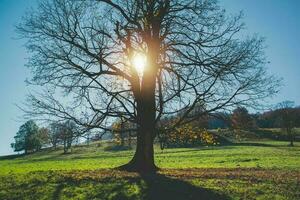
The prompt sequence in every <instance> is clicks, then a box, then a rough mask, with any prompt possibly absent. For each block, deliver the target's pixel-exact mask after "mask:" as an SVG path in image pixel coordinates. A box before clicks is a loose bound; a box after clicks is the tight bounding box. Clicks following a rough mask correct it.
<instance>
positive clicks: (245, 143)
mask: <svg viewBox="0 0 300 200" xmlns="http://www.w3.org/2000/svg"><path fill="white" fill-rule="evenodd" d="M233 146H256V147H280V146H282V145H273V144H265V143H256V142H241V143H234V144H233Z"/></svg>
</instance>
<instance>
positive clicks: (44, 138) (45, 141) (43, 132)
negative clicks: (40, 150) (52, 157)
mask: <svg viewBox="0 0 300 200" xmlns="http://www.w3.org/2000/svg"><path fill="white" fill-rule="evenodd" d="M37 139H38V140H39V143H40V144H41V147H42V146H44V145H49V143H50V130H49V129H48V128H46V127H42V128H39V130H38V133H37Z"/></svg>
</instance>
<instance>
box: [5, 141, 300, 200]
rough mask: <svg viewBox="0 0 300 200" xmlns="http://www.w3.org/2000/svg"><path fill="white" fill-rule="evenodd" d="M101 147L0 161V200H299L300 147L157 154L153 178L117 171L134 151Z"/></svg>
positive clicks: (253, 145)
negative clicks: (157, 167) (109, 149)
mask: <svg viewBox="0 0 300 200" xmlns="http://www.w3.org/2000/svg"><path fill="white" fill-rule="evenodd" d="M106 145H107V144H104V143H102V144H101V145H99V144H98V143H94V144H91V145H90V146H76V147H74V148H73V149H72V153H69V154H63V151H62V150H51V149H45V150H43V151H41V152H38V153H35V154H31V155H26V156H8V157H0V199H122V200H123V199H300V143H296V146H295V147H288V146H287V142H281V141H270V140H266V141H251V142H249V141H248V142H241V143H236V144H232V145H227V146H214V147H201V148H174V149H165V150H160V149H159V148H158V147H156V148H155V155H156V163H157V165H158V166H159V167H160V168H161V170H160V171H159V172H158V174H157V175H151V176H144V175H140V174H136V173H127V172H120V171H117V170H114V169H113V168H114V167H117V166H119V165H122V164H124V163H126V162H128V161H129V159H130V158H131V157H132V155H133V151H132V150H126V151H108V150H106V149H108V148H106Z"/></svg>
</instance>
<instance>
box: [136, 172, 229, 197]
mask: <svg viewBox="0 0 300 200" xmlns="http://www.w3.org/2000/svg"><path fill="white" fill-rule="evenodd" d="M141 177H142V179H143V180H144V181H145V183H146V185H147V187H146V189H145V199H147V200H160V199H172V200H201V199H203V200H206V199H209V200H222V199H224V200H225V199H229V198H228V197H227V196H225V195H224V194H219V193H217V192H215V191H213V190H209V189H205V188H201V187H196V186H194V185H192V184H191V183H189V182H186V181H183V180H179V179H174V178H170V177H167V176H164V175H161V174H154V175H148V176H143V175H141Z"/></svg>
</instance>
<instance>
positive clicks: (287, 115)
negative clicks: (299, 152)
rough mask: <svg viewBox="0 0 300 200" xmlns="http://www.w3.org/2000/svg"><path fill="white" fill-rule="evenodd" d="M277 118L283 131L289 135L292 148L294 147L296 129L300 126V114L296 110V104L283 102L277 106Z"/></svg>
mask: <svg viewBox="0 0 300 200" xmlns="http://www.w3.org/2000/svg"><path fill="white" fill-rule="evenodd" d="M275 116H276V117H277V118H278V121H277V122H278V123H279V126H280V127H281V129H282V130H283V131H284V132H285V133H286V134H287V135H288V137H289V140H290V146H294V141H295V136H296V135H295V132H294V130H293V129H294V128H295V127H297V125H298V126H299V124H298V123H299V119H300V113H299V112H298V110H297V109H295V108H294V102H292V101H283V102H281V103H279V104H278V105H277V110H275Z"/></svg>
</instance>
